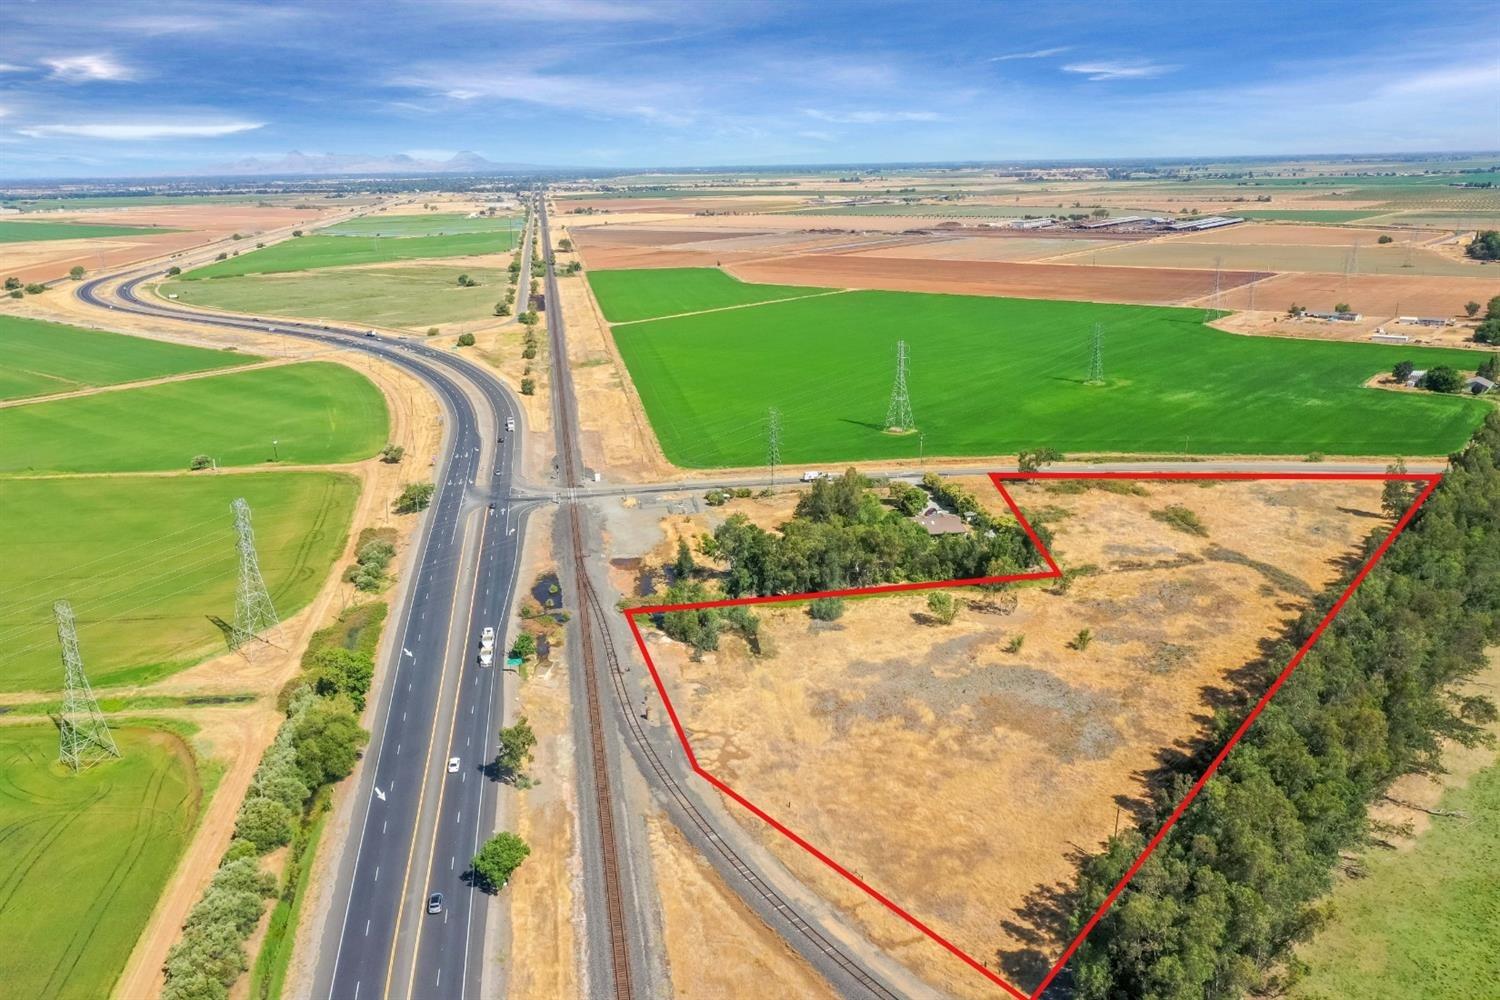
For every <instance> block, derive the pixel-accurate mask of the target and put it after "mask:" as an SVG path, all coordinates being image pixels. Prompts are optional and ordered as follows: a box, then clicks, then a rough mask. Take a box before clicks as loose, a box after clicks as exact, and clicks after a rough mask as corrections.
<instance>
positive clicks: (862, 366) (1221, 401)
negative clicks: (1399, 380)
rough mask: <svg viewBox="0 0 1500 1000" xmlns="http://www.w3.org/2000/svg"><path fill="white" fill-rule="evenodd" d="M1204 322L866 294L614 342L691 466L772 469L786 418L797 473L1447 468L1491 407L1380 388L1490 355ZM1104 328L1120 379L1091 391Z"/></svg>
mask: <svg viewBox="0 0 1500 1000" xmlns="http://www.w3.org/2000/svg"><path fill="white" fill-rule="evenodd" d="M598 277H599V272H596V273H595V274H594V275H593V279H597V278H598ZM612 281H613V282H614V283H616V286H617V287H616V288H615V289H614V292H616V293H620V294H623V293H627V292H628V293H629V294H630V296H631V299H630V300H631V301H649V300H651V298H652V296H653V295H654V294H656V292H655V290H654V289H655V286H658V285H665V286H666V287H667V290H668V291H670V290H671V289H675V288H676V287H678V286H679V278H678V277H677V276H676V275H675V274H674V273H673V272H670V271H654V270H640V271H634V272H615V275H614V278H613V279H612ZM632 282H633V283H634V284H635V287H634V288H632V287H631V284H632ZM681 305H682V303H681V302H676V303H674V305H673V306H672V308H680V307H681ZM1202 320H1203V312H1202V310H1198V309H1175V308H1162V307H1148V306H1128V305H1111V304H1102V303H1089V302H1052V301H1040V300H1026V299H1001V298H985V297H979V296H960V295H932V294H919V293H908V292H881V291H860V292H848V293H845V294H841V295H825V296H817V297H809V298H803V299H799V300H796V301H792V302H779V303H770V304H766V305H759V306H752V307H747V308H743V309H730V310H725V311H722V312H714V313H705V314H703V315H698V316H684V317H678V318H675V319H659V320H653V321H650V322H643V323H634V324H630V325H627V326H622V327H616V328H615V331H614V335H615V340H616V342H617V343H618V345H619V347H620V352H621V354H622V355H623V356H624V359H625V363H626V365H627V366H628V367H629V369H630V374H631V376H632V378H633V380H634V382H635V384H636V386H637V388H638V389H639V391H640V394H641V398H642V400H643V402H644V403H645V407H646V412H647V414H648V415H649V417H650V419H651V422H652V425H653V426H654V427H655V429H656V432H657V435H658V436H659V437H660V439H661V442H662V447H663V449H664V450H665V452H666V454H667V457H668V458H670V459H671V460H672V461H673V462H676V463H677V464H679V465H683V466H691V467H715V466H739V465H758V464H761V463H763V462H764V461H765V454H766V444H765V430H764V422H765V415H766V410H767V408H768V407H773V406H774V407H777V408H778V409H779V410H780V412H781V427H782V435H781V456H782V460H783V461H784V462H788V463H813V462H817V463H829V462H837V461H849V460H856V459H882V458H886V459H888V458H915V457H917V455H918V452H919V449H920V450H922V451H923V452H925V454H926V455H928V456H938V455H952V456H958V455H1012V454H1015V453H1016V452H1017V451H1019V450H1021V449H1024V448H1035V447H1040V446H1046V447H1053V448H1058V449H1061V450H1063V451H1065V452H1083V453H1098V452H1135V453H1142V452H1146V453H1152V454H1162V453H1169V454H1170V453H1178V452H1183V451H1186V452H1189V453H1194V454H1245V455H1256V454H1261V455H1266V454H1274V455H1288V454H1290V455H1301V454H1307V453H1309V452H1315V451H1316V452H1324V453H1327V454H1330V455H1389V454H1404V455H1440V454H1446V453H1447V452H1449V451H1452V450H1453V449H1454V448H1457V447H1459V446H1460V445H1461V444H1462V443H1463V442H1464V440H1466V439H1467V437H1468V436H1469V433H1470V431H1471V430H1472V429H1473V427H1474V426H1475V425H1476V424H1478V423H1479V421H1480V420H1481V419H1482V418H1483V417H1484V415H1485V414H1486V413H1487V412H1489V409H1490V404H1489V403H1487V402H1485V401H1483V400H1479V399H1474V398H1458V397H1448V396H1441V397H1440V396H1435V395H1427V394H1421V395H1417V394H1404V393H1403V394H1398V393H1393V392H1386V391H1382V390H1378V389H1366V388H1363V386H1362V384H1363V382H1364V381H1365V380H1366V379H1367V378H1369V377H1370V376H1372V375H1375V374H1378V373H1380V372H1382V371H1386V370H1388V369H1389V368H1390V367H1391V366H1392V365H1393V364H1395V363H1396V362H1398V361H1401V360H1410V361H1412V362H1413V363H1414V364H1416V365H1417V366H1418V367H1423V368H1425V367H1431V366H1433V365H1438V364H1450V365H1454V366H1455V367H1462V368H1467V369H1468V370H1471V371H1472V370H1473V366H1474V365H1476V364H1477V363H1478V361H1479V360H1480V359H1479V356H1478V355H1477V354H1475V353H1473V352H1468V351H1459V350H1432V349H1429V350H1424V349H1420V348H1408V347H1399V348H1398V347H1389V346H1384V345H1377V344H1344V343H1334V342H1319V341H1303V340H1284V339H1275V338H1267V337H1244V336H1236V335H1234V334H1228V333H1223V332H1220V331H1217V330H1214V329H1212V328H1209V327H1206V326H1204V325H1203V322H1202ZM1096 323H1097V324H1099V325H1101V326H1102V327H1103V330H1104V334H1105V346H1104V366H1105V375H1106V379H1107V382H1106V384H1105V385H1103V386H1087V385H1084V384H1083V382H1084V380H1085V378H1086V377H1087V374H1088V363H1089V344H1090V339H1091V331H1092V330H1093V327H1094V324H1096ZM898 340H905V341H906V342H907V344H908V347H909V350H910V358H911V363H910V364H911V374H910V386H911V399H912V406H913V408H914V411H915V416H916V423H917V427H918V428H919V429H920V431H921V434H920V436H919V435H916V434H908V435H892V434H888V433H886V432H885V430H884V420H885V414H886V405H887V401H888V400H889V398H890V392H891V384H892V380H893V375H894V370H895V358H896V342H897V341H898Z"/></svg>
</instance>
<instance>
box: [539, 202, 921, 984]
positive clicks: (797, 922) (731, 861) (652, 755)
mask: <svg viewBox="0 0 1500 1000" xmlns="http://www.w3.org/2000/svg"><path fill="white" fill-rule="evenodd" d="M545 213H546V208H545V206H544V205H542V204H541V202H540V200H539V202H538V211H537V220H538V222H539V223H540V225H541V232H542V255H543V257H544V258H545V259H547V260H548V261H549V263H548V266H547V302H548V305H549V307H550V309H549V311H551V310H556V312H554V313H553V315H552V316H549V317H548V323H547V327H548V332H549V339H550V340H551V342H552V357H553V361H554V363H557V364H558V368H557V371H559V372H562V371H564V370H565V369H564V368H563V366H562V365H561V359H564V358H566V357H567V355H566V353H565V351H566V345H565V343H564V341H563V329H562V323H561V320H560V317H558V318H557V319H556V320H554V317H556V316H557V313H559V312H561V302H560V300H559V298H558V294H557V287H556V277H555V274H554V272H553V269H552V265H551V263H550V259H551V256H552V238H551V234H550V231H549V228H548V226H547V223H546V214H545ZM570 389H571V386H570V385H567V384H564V379H562V378H556V379H555V380H554V384H553V386H552V393H553V399H554V405H555V406H556V408H557V415H558V422H557V431H558V439H559V450H560V455H559V456H558V457H559V460H560V461H559V470H558V471H559V472H560V473H561V476H562V481H563V482H564V483H565V484H566V486H567V487H568V499H567V505H568V521H569V529H570V535H571V538H570V543H571V548H572V550H573V552H572V554H573V575H574V578H575V580H576V581H577V582H576V586H577V588H578V593H579V598H580V600H579V601H578V603H577V605H576V606H577V608H578V611H579V616H578V628H579V632H580V634H581V636H582V651H583V673H584V687H585V689H586V691H587V701H588V706H587V707H588V719H589V738H590V743H591V744H592V747H591V754H590V758H591V761H592V765H593V773H594V800H595V804H596V805H597V807H598V810H599V836H600V840H601V842H602V850H603V854H604V859H603V860H604V865H603V868H604V882H605V908H606V911H607V912H608V914H609V919H610V949H611V952H612V953H613V955H614V980H615V983H614V994H615V996H616V997H617V998H621V1000H624V998H629V997H630V996H631V995H632V994H631V981H630V977H631V971H630V951H629V947H628V941H627V938H626V934H625V908H624V903H623V898H622V896H621V892H620V871H619V854H618V849H617V847H616V844H615V832H614V812H613V810H612V809H611V805H612V794H611V791H610V785H609V770H608V762H607V758H606V755H605V750H604V712H603V706H602V699H601V698H600V697H599V680H598V671H597V670H596V669H595V664H596V662H597V661H596V653H597V650H596V647H595V644H594V635H593V633H594V629H593V627H592V625H591V622H592V621H595V620H597V622H598V625H599V640H600V645H601V646H602V647H603V651H604V658H605V661H606V663H607V665H608V668H609V676H610V679H611V681H612V682H613V685H614V691H615V697H616V698H617V699H618V702H619V708H620V715H621V716H622V717H623V718H624V719H625V720H626V725H627V727H628V728H629V732H630V735H631V738H632V739H634V740H635V744H636V746H637V748H638V749H639V751H640V756H641V757H642V759H644V760H645V761H646V764H647V766H648V767H649V768H650V769H651V772H652V775H653V776H654V777H655V779H656V784H657V787H658V788H660V789H661V790H662V792H664V793H665V794H666V795H667V796H668V798H670V799H671V800H672V802H673V803H674V804H675V805H676V806H677V808H678V810H679V811H680V812H681V814H682V816H683V817H684V818H685V819H686V820H687V821H688V822H689V823H691V824H692V825H693V827H694V828H695V829H696V830H697V831H698V832H699V833H700V834H701V835H702V836H703V838H704V840H705V841H706V842H707V843H709V844H711V845H712V846H713V848H714V850H715V851H716V852H717V853H718V854H719V856H720V857H722V858H723V859H724V861H725V862H726V863H727V864H728V865H729V867H730V868H731V869H733V870H734V872H735V873H736V874H738V875H739V876H740V878H742V879H743V880H744V881H745V884H746V885H748V886H750V888H751V889H752V890H754V892H755V893H756V894H757V895H758V896H760V897H761V898H762V899H763V900H765V901H766V902H767V903H768V904H769V905H770V906H771V907H772V908H773V909H774V910H775V911H776V912H777V913H779V914H780V915H781V917H782V919H784V920H785V921H786V922H787V923H788V924H790V925H791V926H792V927H793V928H794V929H795V930H796V931H797V932H798V933H799V934H801V935H802V937H803V938H805V939H806V940H807V941H808V943H809V944H811V945H812V947H813V948H814V949H815V950H816V951H817V952H819V953H820V954H822V955H823V956H824V957H825V958H826V959H827V960H828V961H829V962H831V963H832V964H834V965H836V966H838V968H840V969H841V970H843V972H844V973H845V975H847V976H848V977H849V978H850V979H851V980H852V981H854V982H856V983H858V984H859V985H860V986H862V987H863V988H864V989H865V990H867V991H868V992H869V994H870V995H871V996H873V997H877V998H879V1000H901V998H900V997H899V996H898V994H895V993H892V992H891V991H890V990H888V989H887V988H886V987H885V985H884V984H882V983H881V982H880V981H879V980H877V979H876V978H875V977H874V976H872V975H870V973H868V972H867V971H865V969H864V967H863V966H861V965H860V964H859V962H857V961H856V960H855V959H854V958H853V956H851V955H849V954H848V953H847V952H846V951H844V950H843V949H842V948H840V947H839V946H838V944H837V943H835V942H834V941H833V940H831V939H830V938H829V937H828V936H827V935H825V934H824V933H823V932H822V931H821V930H819V929H818V928H817V927H816V926H814V925H813V924H812V923H810V922H809V921H807V920H806V919H804V918H803V916H802V915H801V913H799V912H798V911H797V909H796V908H795V907H794V906H792V904H791V903H790V902H789V901H788V900H787V899H786V897H784V896H782V895H781V893H780V892H778V891H777V890H776V888H775V887H774V886H772V885H771V884H770V883H768V882H767V881H766V880H765V879H763V878H762V877H761V876H760V874H759V873H758V872H757V871H756V870H755V869H754V868H752V867H751V866H750V865H748V864H746V863H745V860H744V859H743V858H742V857H741V856H740V855H739V853H738V852H737V851H735V849H734V848H733V847H732V846H731V845H730V844H729V843H728V842H727V841H725V840H724V838H722V837H721V836H719V833H718V831H717V830H716V829H715V828H714V825H713V824H712V823H711V822H709V820H708V817H707V816H705V815H704V814H703V812H702V810H700V809H699V808H698V805H697V803H696V802H694V801H693V799H692V797H691V796H689V795H688V794H687V792H686V790H685V789H684V788H683V787H682V783H681V782H680V781H679V780H678V778H677V775H676V774H674V773H673V772H672V770H671V769H670V768H668V767H667V765H666V763H665V762H664V761H663V760H662V759H661V756H660V755H659V754H658V753H657V752H656V748H655V747H654V746H653V745H652V743H651V739H650V737H649V735H648V734H647V732H646V730H645V727H644V726H642V725H641V721H640V719H639V718H638V717H637V716H636V714H635V713H634V712H633V711H632V710H631V699H630V690H629V688H627V687H626V680H625V672H626V669H627V668H625V667H624V666H623V665H622V664H621V661H620V655H619V651H618V650H617V649H616V648H615V642H614V637H613V634H612V632H611V630H610V628H609V618H608V617H607V613H606V611H605V606H604V603H603V602H602V601H601V600H600V599H599V594H598V592H597V591H596V590H595V589H594V585H593V584H592V583H591V582H590V581H589V576H588V566H587V557H586V554H585V552H584V544H583V521H582V517H581V515H580V514H579V505H578V500H577V496H576V494H575V493H574V488H575V487H576V486H577V485H578V483H579V481H580V479H581V477H582V472H583V467H582V465H580V464H579V463H578V456H577V452H576V449H575V445H574V436H573V419H574V415H573V412H572V400H571V399H570V398H569V396H570Z"/></svg>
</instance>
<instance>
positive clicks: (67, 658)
mask: <svg viewBox="0 0 1500 1000" xmlns="http://www.w3.org/2000/svg"><path fill="white" fill-rule="evenodd" d="M52 616H53V617H54V618H56V619H57V641H58V643H59V644H60V645H61V646H62V661H63V707H62V719H61V721H60V722H59V723H58V727H57V728H58V732H59V734H60V736H61V741H60V748H59V751H58V758H59V759H60V760H61V761H62V762H63V763H64V764H66V765H67V766H68V767H71V768H72V769H73V773H74V774H77V773H78V772H79V771H82V770H83V769H85V768H87V767H92V766H93V765H95V764H97V763H99V762H100V761H101V760H104V759H105V758H107V757H118V756H120V748H119V747H117V746H115V738H114V737H113V736H111V735H110V734H109V724H108V723H107V722H105V721H104V713H103V712H101V711H99V702H98V701H97V700H96V699H95V698H94V691H93V689H92V688H90V687H89V679H88V677H87V675H85V674H84V672H83V657H82V656H81V655H79V653H78V626H77V625H76V624H75V623H74V621H73V606H72V605H71V604H69V603H68V602H67V601H58V602H57V603H55V604H53V605H52Z"/></svg>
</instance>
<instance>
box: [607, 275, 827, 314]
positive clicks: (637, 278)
mask: <svg viewBox="0 0 1500 1000" xmlns="http://www.w3.org/2000/svg"><path fill="white" fill-rule="evenodd" d="M589 285H590V286H591V287H592V288H593V289H594V295H595V296H597V297H598V299H599V308H600V309H602V310H604V316H605V318H606V319H608V320H609V321H610V322H611V323H628V322H634V321H636V320H643V319H651V318H652V317H656V316H670V315H672V314H674V313H684V312H695V311H698V310H703V309H722V308H724V307H725V306H742V305H750V304H753V303H757V302H769V301H771V300H772V299H792V298H801V297H803V296H806V295H816V294H817V293H819V292H825V291H828V289H826V288H804V287H801V286H796V285H755V284H749V283H747V282H743V281H736V280H735V279H734V278H733V277H731V276H730V275H727V274H725V273H724V272H723V271H719V270H716V269H713V268H706V267H678V268H662V269H659V270H655V271H652V272H651V276H650V278H649V279H642V277H641V274H640V272H637V271H599V272H596V273H594V274H591V275H590V276H589Z"/></svg>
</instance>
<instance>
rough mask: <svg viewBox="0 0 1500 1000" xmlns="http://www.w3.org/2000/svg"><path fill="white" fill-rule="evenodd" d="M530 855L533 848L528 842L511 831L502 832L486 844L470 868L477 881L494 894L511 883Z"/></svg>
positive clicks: (470, 863) (475, 856) (470, 864)
mask: <svg viewBox="0 0 1500 1000" xmlns="http://www.w3.org/2000/svg"><path fill="white" fill-rule="evenodd" d="M529 854H531V848H530V847H528V846H527V845H526V841H524V840H522V839H521V838H520V837H517V836H516V835H515V834H513V833H510V832H509V831H502V832H500V833H497V834H495V835H494V836H493V837H491V838H490V839H489V840H488V841H486V842H485V845H484V846H483V847H481V848H480V849H479V853H478V854H476V855H474V859H473V860H472V861H471V862H469V867H470V868H471V869H472V870H473V872H474V876H475V881H476V882H478V883H479V885H480V886H482V887H483V888H485V889H487V890H489V891H491V892H493V891H495V890H498V889H500V888H503V887H504V886H505V883H507V882H509V881H510V877H511V876H512V875H514V874H515V871H516V869H517V868H519V867H521V862H523V861H525V860H526V858H527V856H528V855H529Z"/></svg>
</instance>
